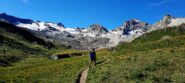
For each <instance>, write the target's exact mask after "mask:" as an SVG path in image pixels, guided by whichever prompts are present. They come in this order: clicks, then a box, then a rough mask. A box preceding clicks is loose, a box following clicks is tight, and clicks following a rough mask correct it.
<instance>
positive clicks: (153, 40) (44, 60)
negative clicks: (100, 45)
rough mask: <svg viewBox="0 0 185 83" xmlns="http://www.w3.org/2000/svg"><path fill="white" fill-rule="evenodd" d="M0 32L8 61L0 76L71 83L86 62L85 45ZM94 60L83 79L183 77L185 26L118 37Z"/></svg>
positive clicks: (123, 82) (157, 81) (114, 81)
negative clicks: (72, 45)
mask: <svg viewBox="0 0 185 83" xmlns="http://www.w3.org/2000/svg"><path fill="white" fill-rule="evenodd" d="M0 33H1V34H0V37H2V38H3V39H4V42H5V43H4V44H3V45H1V46H0V51H1V54H0V56H1V57H0V60H1V61H4V62H7V63H8V65H7V64H5V65H7V66H5V67H3V66H1V67H0V82H6V83H12V82H13V83H14V82H16V83H30V82H31V83H32V82H41V83H71V82H72V83H73V82H75V81H76V79H77V77H78V74H79V73H80V72H81V71H82V70H84V69H86V68H87V67H88V65H89V57H88V51H83V50H70V49H67V48H66V47H63V46H62V45H61V46H60V45H58V46H57V47H54V48H52V49H51V50H48V49H47V48H45V47H44V46H42V45H39V44H33V43H30V42H28V41H25V40H24V39H22V37H20V36H18V35H16V34H11V33H7V32H4V31H3V30H1V29H0ZM7 34H8V35H7ZM4 50H5V51H6V53H3V51H4ZM84 52H85V55H84V56H78V57H71V58H65V59H59V60H51V59H49V58H48V57H49V56H52V55H53V54H66V53H67V54H68V53H69V54H70V53H84ZM14 60H16V61H14ZM97 63H98V64H97V66H96V67H95V68H93V67H92V68H91V69H90V70H89V74H88V78H87V83H136V82H137V83H153V82H154V83H166V82H176V83H181V82H185V80H184V78H185V71H184V69H185V30H184V28H183V27H180V28H168V29H163V30H157V31H154V32H151V33H147V34H145V35H143V36H141V37H139V38H137V39H136V40H134V41H133V42H131V43H121V44H120V45H118V46H117V47H116V49H115V51H113V52H109V51H107V49H101V50H98V51H97Z"/></svg>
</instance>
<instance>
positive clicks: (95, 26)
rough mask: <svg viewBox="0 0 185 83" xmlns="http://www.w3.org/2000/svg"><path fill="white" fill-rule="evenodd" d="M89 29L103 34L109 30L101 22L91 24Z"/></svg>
mask: <svg viewBox="0 0 185 83" xmlns="http://www.w3.org/2000/svg"><path fill="white" fill-rule="evenodd" d="M89 31H92V32H98V33H103V34H104V33H107V32H109V31H108V30H107V29H106V28H105V27H103V26H101V25H99V24H93V25H90V27H89Z"/></svg>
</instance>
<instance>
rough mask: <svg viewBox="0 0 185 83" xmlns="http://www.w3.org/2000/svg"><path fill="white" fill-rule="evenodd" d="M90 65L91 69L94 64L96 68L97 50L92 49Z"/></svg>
mask: <svg viewBox="0 0 185 83" xmlns="http://www.w3.org/2000/svg"><path fill="white" fill-rule="evenodd" d="M89 57H90V64H89V67H91V64H92V63H94V66H96V52H95V49H92V50H91V51H90V55H89Z"/></svg>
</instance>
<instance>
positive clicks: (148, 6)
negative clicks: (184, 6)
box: [146, 0, 169, 9]
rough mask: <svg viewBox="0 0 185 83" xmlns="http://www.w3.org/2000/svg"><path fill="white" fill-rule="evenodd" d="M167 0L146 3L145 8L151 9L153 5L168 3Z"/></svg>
mask: <svg viewBox="0 0 185 83" xmlns="http://www.w3.org/2000/svg"><path fill="white" fill-rule="evenodd" d="M168 1H169V0H162V1H160V2H153V3H150V4H148V5H147V8H146V9H152V8H154V7H158V6H162V5H165V4H167V3H168Z"/></svg>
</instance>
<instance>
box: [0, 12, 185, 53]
mask: <svg viewBox="0 0 185 83" xmlns="http://www.w3.org/2000/svg"><path fill="white" fill-rule="evenodd" d="M0 21H4V22H8V23H10V24H13V25H16V26H19V27H22V28H24V29H27V30H28V31H30V32H32V33H34V34H35V35H37V36H40V37H41V38H43V39H46V40H48V41H54V42H58V43H61V44H64V45H66V46H69V47H71V48H74V49H91V48H107V47H114V46H116V45H118V44H119V43H120V42H131V41H132V40H134V39H135V38H137V37H139V36H141V35H143V34H144V33H147V32H151V31H153V30H157V29H163V28H166V27H172V26H179V25H181V24H183V23H185V18H175V17H172V16H170V15H166V16H164V18H163V19H162V20H160V21H159V22H157V23H155V24H153V25H150V24H148V23H146V22H142V21H139V20H138V19H131V20H128V21H126V22H124V23H123V25H122V26H120V27H118V28H116V29H114V30H112V31H111V30H107V29H106V28H105V27H103V26H101V25H100V24H92V25H90V26H89V27H87V28H79V27H77V28H66V27H65V26H64V25H63V24H62V23H51V22H41V21H33V20H30V19H21V18H17V17H14V16H10V15H7V14H5V13H3V14H0Z"/></svg>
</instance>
